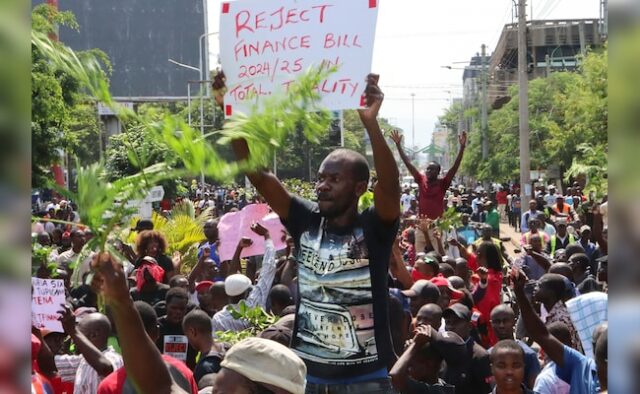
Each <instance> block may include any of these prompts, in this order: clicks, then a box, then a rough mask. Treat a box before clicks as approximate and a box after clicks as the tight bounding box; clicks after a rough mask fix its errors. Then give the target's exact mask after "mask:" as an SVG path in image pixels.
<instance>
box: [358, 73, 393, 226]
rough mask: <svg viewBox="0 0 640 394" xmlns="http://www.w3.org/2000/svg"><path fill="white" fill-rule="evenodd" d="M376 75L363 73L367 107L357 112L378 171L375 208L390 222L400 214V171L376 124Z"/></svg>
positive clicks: (380, 97) (379, 95)
mask: <svg viewBox="0 0 640 394" xmlns="http://www.w3.org/2000/svg"><path fill="white" fill-rule="evenodd" d="M378 79H379V76H378V75H376V74H369V75H368V76H367V87H366V89H365V99H366V104H367V108H365V109H359V110H358V114H359V115H360V120H361V121H362V124H363V125H364V127H365V129H366V130H367V132H368V133H369V139H370V140H371V148H372V150H373V163H374V166H375V169H376V174H377V175H378V183H377V184H376V186H375V190H374V192H373V198H374V201H375V207H376V212H377V213H378V215H379V216H380V219H381V220H382V221H383V222H386V223H393V222H394V221H396V220H397V219H398V217H400V204H399V201H400V182H399V179H400V173H399V172H398V166H397V165H396V161H395V159H394V158H393V154H392V153H391V149H389V145H387V142H386V141H385V139H384V136H383V135H382V130H380V125H379V124H378V119H377V116H378V112H379V111H380V107H381V106H382V100H384V94H382V91H381V90H380V88H379V87H378Z"/></svg>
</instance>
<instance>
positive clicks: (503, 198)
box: [496, 186, 507, 223]
mask: <svg viewBox="0 0 640 394" xmlns="http://www.w3.org/2000/svg"><path fill="white" fill-rule="evenodd" d="M496 202H497V203H498V212H500V222H502V223H506V221H507V191H506V190H505V189H504V187H502V186H498V192H497V193H496Z"/></svg>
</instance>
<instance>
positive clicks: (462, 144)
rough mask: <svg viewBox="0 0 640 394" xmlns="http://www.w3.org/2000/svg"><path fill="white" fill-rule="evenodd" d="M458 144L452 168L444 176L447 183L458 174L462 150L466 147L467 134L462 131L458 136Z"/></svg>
mask: <svg viewBox="0 0 640 394" xmlns="http://www.w3.org/2000/svg"><path fill="white" fill-rule="evenodd" d="M458 142H459V143H460V150H459V151H458V156H457V157H456V161H455V162H454V163H453V166H451V168H450V169H449V171H447V175H445V177H444V178H445V179H446V180H447V181H448V182H451V180H452V179H453V177H454V176H455V175H456V172H458V167H460V163H461V162H462V155H463V154H464V148H465V147H466V146H467V132H466V131H463V132H462V134H460V135H459V136H458Z"/></svg>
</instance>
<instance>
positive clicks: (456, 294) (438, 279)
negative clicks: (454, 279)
mask: <svg viewBox="0 0 640 394" xmlns="http://www.w3.org/2000/svg"><path fill="white" fill-rule="evenodd" d="M431 283H433V284H434V285H436V286H438V287H446V288H448V289H449V291H450V292H451V298H452V299H454V300H459V299H460V298H462V297H463V296H464V293H463V292H461V291H460V290H456V289H454V288H453V286H451V283H450V282H449V280H448V279H447V278H445V277H444V276H440V275H438V276H435V277H433V278H431Z"/></svg>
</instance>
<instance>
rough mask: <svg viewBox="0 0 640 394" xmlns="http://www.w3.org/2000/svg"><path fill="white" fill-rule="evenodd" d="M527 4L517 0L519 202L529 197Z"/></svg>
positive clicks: (523, 0)
mask: <svg viewBox="0 0 640 394" xmlns="http://www.w3.org/2000/svg"><path fill="white" fill-rule="evenodd" d="M526 7H527V5H526V0H518V100H519V103H518V112H519V121H520V122H519V126H520V203H521V204H522V206H523V207H526V206H527V203H528V201H529V199H530V198H531V184H530V176H531V174H530V171H531V169H530V167H531V164H530V162H529V92H528V88H529V86H528V84H529V76H528V75H527V15H526V12H527V8H526Z"/></svg>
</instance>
